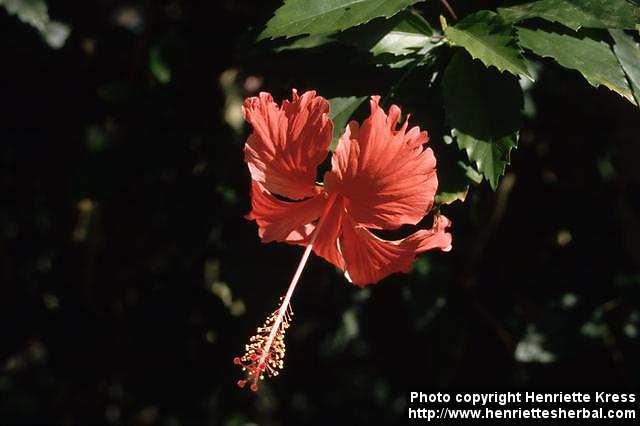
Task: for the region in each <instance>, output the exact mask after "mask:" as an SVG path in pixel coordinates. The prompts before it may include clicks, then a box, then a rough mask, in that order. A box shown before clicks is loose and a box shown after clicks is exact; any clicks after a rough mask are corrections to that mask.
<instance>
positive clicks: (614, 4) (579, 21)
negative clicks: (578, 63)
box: [498, 0, 640, 31]
mask: <svg viewBox="0 0 640 426" xmlns="http://www.w3.org/2000/svg"><path fill="white" fill-rule="evenodd" d="M498 12H499V13H500V15H502V16H503V17H504V18H505V20H507V21H510V22H516V21H521V20H523V19H529V18H543V19H546V20H547V21H552V22H559V23H561V24H563V25H566V26H567V27H569V28H571V29H573V30H575V31H577V30H578V29H580V28H582V27H586V28H621V29H634V28H635V27H636V25H637V24H638V22H640V8H638V7H636V6H634V5H633V4H631V3H630V2H629V1H627V0H607V1H604V0H540V1H535V2H531V3H525V4H520V5H517V6H512V7H507V8H498Z"/></svg>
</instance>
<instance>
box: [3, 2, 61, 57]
mask: <svg viewBox="0 0 640 426" xmlns="http://www.w3.org/2000/svg"><path fill="white" fill-rule="evenodd" d="M0 6H4V8H5V9H7V12H9V14H10V15H16V16H17V17H18V19H20V20H21V21H22V22H24V23H25V24H28V25H31V26H32V27H33V28H35V29H37V30H38V31H39V32H40V35H41V36H42V38H44V40H45V41H46V42H47V44H48V45H49V46H50V47H52V48H54V49H59V48H61V47H62V46H64V43H65V42H66V41H67V37H69V33H70V32H71V29H70V28H69V26H68V25H66V24H63V23H61V22H57V21H52V20H51V19H50V18H49V12H48V9H47V3H46V2H45V1H44V0H0Z"/></svg>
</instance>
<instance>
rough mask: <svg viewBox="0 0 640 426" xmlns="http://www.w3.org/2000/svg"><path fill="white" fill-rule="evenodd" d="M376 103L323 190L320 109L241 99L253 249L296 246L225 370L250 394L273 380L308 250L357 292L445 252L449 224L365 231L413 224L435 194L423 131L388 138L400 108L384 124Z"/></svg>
mask: <svg viewBox="0 0 640 426" xmlns="http://www.w3.org/2000/svg"><path fill="white" fill-rule="evenodd" d="M379 101H380V97H379V96H372V97H371V100H370V106H371V115H370V116H369V118H367V119H366V120H365V121H364V122H363V123H362V125H361V126H360V125H358V123H357V122H355V121H352V122H351V123H349V125H348V126H347V128H346V129H345V132H344V134H343V135H342V137H341V138H340V141H339V145H338V147H337V149H336V150H335V152H334V153H333V156H332V158H331V171H329V172H327V173H325V175H324V183H323V184H318V183H316V176H317V168H318V166H319V165H320V163H322V162H323V161H324V160H325V158H326V156H327V155H328V153H329V151H328V149H329V144H330V143H331V135H332V132H333V124H332V122H331V120H330V119H329V117H328V112H329V103H328V102H327V101H326V99H324V98H322V97H320V96H316V93H315V92H313V91H309V92H306V93H304V94H303V95H302V96H299V95H298V94H297V92H296V91H295V90H294V91H293V97H292V101H291V102H289V101H284V102H283V103H282V106H281V107H278V105H276V103H275V102H274V101H273V98H272V97H271V95H270V94H268V93H260V95H259V96H258V97H252V98H248V99H247V100H246V101H245V103H244V107H243V111H244V114H245V117H246V119H247V121H248V122H249V123H250V124H251V125H252V126H253V133H252V134H251V135H250V136H249V138H248V139H247V142H246V144H245V161H246V162H247V164H248V166H249V170H250V172H251V178H252V187H251V204H252V210H251V212H250V213H249V215H248V216H247V217H248V218H249V219H253V220H255V221H256V223H257V224H258V228H259V231H258V232H259V235H260V238H261V239H262V241H263V242H265V243H267V242H270V241H280V242H286V243H289V244H298V245H302V246H306V250H305V252H304V255H303V257H302V260H301V262H300V264H299V265H298V269H297V270H296V273H295V274H294V277H293V279H292V281H291V284H290V286H289V289H288V290H287V293H286V295H285V297H284V299H283V300H282V303H281V304H280V306H279V307H278V309H277V310H276V311H275V312H274V313H273V314H272V315H271V316H270V317H269V318H268V319H267V321H266V322H265V324H264V325H263V326H262V327H259V328H258V333H257V334H256V335H255V336H253V337H252V338H251V340H250V342H249V344H248V345H247V348H246V349H247V351H246V353H245V355H244V356H243V357H242V358H236V359H235V360H234V362H235V363H236V364H238V365H241V366H242V367H243V369H244V370H245V371H246V372H247V379H246V380H240V381H238V385H239V386H241V387H243V386H244V385H245V384H246V383H247V381H249V382H251V388H252V389H253V390H257V384H258V380H260V379H261V378H262V377H263V376H264V374H265V373H266V374H267V375H269V376H272V375H277V373H278V370H279V369H281V368H282V365H283V357H284V332H285V330H286V328H287V327H288V326H289V323H290V321H291V316H292V314H293V313H292V312H291V309H290V303H289V302H290V300H291V295H292V293H293V290H294V288H295V286H296V284H297V282H298V280H299V278H300V275H301V273H302V269H303V268H304V265H305V264H306V261H307V259H308V257H309V255H310V253H311V250H313V251H314V252H315V253H316V254H317V255H318V256H321V257H323V258H324V259H326V260H327V261H329V262H330V263H332V264H334V265H335V266H337V267H338V268H340V269H341V270H343V271H344V274H345V276H346V278H347V279H348V280H349V281H350V282H352V283H353V284H355V285H357V286H360V287H364V286H366V285H369V284H374V283H376V282H378V281H380V280H381V279H383V278H384V277H386V276H388V275H390V274H392V273H394V272H408V271H409V270H410V269H411V264H412V263H413V261H414V259H415V257H416V255H417V254H419V253H422V252H424V251H426V250H430V249H440V250H443V251H448V250H450V249H451V234H449V233H448V232H446V228H447V227H448V226H449V225H450V222H449V220H448V219H447V218H446V217H444V216H442V215H437V216H436V217H435V219H434V225H433V228H432V229H428V230H418V231H416V232H415V233H413V234H411V235H409V236H408V237H406V238H403V239H400V240H395V241H387V240H384V239H382V238H380V237H378V236H376V235H375V234H373V233H372V232H371V229H374V230H375V229H385V230H389V229H397V228H398V227H400V226H402V225H407V224H409V225H415V224H417V223H418V222H419V221H420V220H422V218H423V217H424V216H425V214H427V213H428V212H429V210H430V209H431V207H432V206H433V202H434V197H435V193H436V190H437V187H438V178H437V176H436V159H435V157H434V155H433V151H432V150H431V149H430V148H424V147H423V144H425V143H427V141H428V136H427V132H424V131H423V132H421V131H420V129H419V128H418V127H412V128H411V129H409V130H407V127H408V119H407V120H405V122H404V124H403V125H402V126H401V127H400V128H399V129H398V128H397V127H398V120H399V118H400V108H398V107H397V106H396V105H392V106H391V108H390V109H389V114H388V115H387V114H386V113H385V112H384V110H382V108H380V106H379Z"/></svg>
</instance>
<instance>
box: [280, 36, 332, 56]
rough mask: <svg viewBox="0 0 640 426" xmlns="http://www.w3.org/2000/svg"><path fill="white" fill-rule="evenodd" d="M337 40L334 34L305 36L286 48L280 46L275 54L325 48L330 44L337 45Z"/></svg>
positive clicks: (286, 45)
mask: <svg viewBox="0 0 640 426" xmlns="http://www.w3.org/2000/svg"><path fill="white" fill-rule="evenodd" d="M335 42H336V39H335V38H334V37H333V34H319V35H313V36H304V37H300V38H297V39H295V40H294V41H293V42H291V43H289V44H285V45H284V46H278V47H276V48H274V49H273V51H274V52H278V53H279V52H286V51H289V50H301V49H313V48H316V47H320V46H325V45H327V44H330V43H335Z"/></svg>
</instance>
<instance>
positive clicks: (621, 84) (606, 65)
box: [518, 28, 635, 104]
mask: <svg viewBox="0 0 640 426" xmlns="http://www.w3.org/2000/svg"><path fill="white" fill-rule="evenodd" d="M518 37H519V39H520V45H521V46H522V47H524V48H525V49H529V50H530V51H532V52H533V53H535V54H537V55H540V56H544V57H549V58H553V59H555V60H556V62H558V64H560V65H562V66H563V67H565V68H570V69H574V70H577V71H579V72H580V73H581V74H582V75H583V76H584V78H586V79H587V81H588V82H589V84H591V85H592V86H593V87H598V86H600V85H603V86H605V87H608V88H609V89H611V90H613V91H614V92H616V93H619V94H620V95H622V96H623V97H625V98H626V99H627V100H629V102H631V103H633V104H635V100H634V99H633V93H632V92H631V89H630V88H629V86H628V85H627V81H626V79H625V76H624V72H623V71H622V68H620V64H619V63H618V60H617V59H616V56H615V55H614V54H613V51H612V50H611V48H610V47H609V45H608V44H606V43H603V42H599V41H595V40H593V39H590V38H587V37H585V38H583V39H580V38H577V37H572V36H569V35H561V34H556V33H550V32H546V31H542V30H530V29H527V28H520V29H519V30H518Z"/></svg>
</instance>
